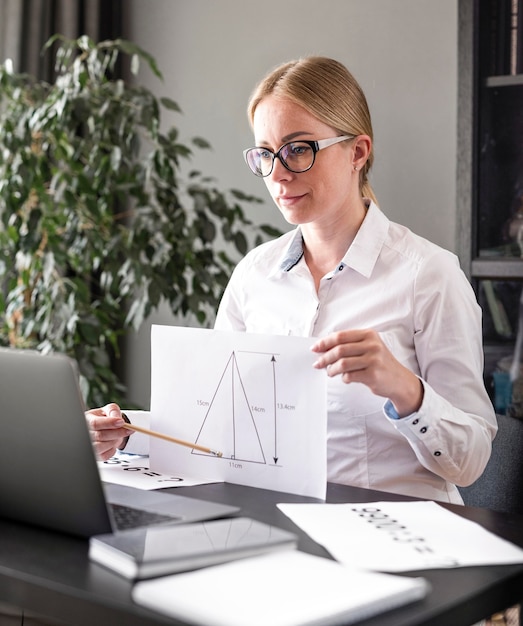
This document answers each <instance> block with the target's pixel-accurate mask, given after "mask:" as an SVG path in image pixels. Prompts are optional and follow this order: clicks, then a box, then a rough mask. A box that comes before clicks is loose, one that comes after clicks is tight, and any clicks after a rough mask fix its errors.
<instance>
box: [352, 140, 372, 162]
mask: <svg viewBox="0 0 523 626" xmlns="http://www.w3.org/2000/svg"><path fill="white" fill-rule="evenodd" d="M371 149H372V139H371V138H370V137H369V136H368V135H358V136H357V137H356V138H355V139H354V144H353V159H352V167H353V168H354V170H355V171H358V170H361V169H362V167H363V166H364V165H365V163H366V162H367V159H368V158H369V154H370V151H371Z"/></svg>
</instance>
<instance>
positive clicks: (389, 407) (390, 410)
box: [383, 400, 416, 420]
mask: <svg viewBox="0 0 523 626" xmlns="http://www.w3.org/2000/svg"><path fill="white" fill-rule="evenodd" d="M383 410H384V412H385V415H386V416H387V417H388V418H389V419H391V420H404V419H406V418H407V417H410V416H411V415H414V413H416V411H415V412H414V413H410V414H409V415H404V416H403V417H401V415H398V412H397V411H396V409H395V408H394V405H393V404H392V402H391V401H390V400H387V402H385V404H384V405H383Z"/></svg>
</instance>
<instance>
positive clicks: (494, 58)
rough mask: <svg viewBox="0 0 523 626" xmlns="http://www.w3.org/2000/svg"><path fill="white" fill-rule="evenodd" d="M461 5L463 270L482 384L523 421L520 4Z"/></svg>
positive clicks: (512, 0) (499, 0)
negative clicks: (466, 166)
mask: <svg viewBox="0 0 523 626" xmlns="http://www.w3.org/2000/svg"><path fill="white" fill-rule="evenodd" d="M461 5H462V6H461V7H460V11H461V17H462V18H463V16H465V17H466V18H467V19H468V23H469V26H470V29H471V30H469V31H468V44H469V45H470V46H471V49H472V55H471V60H470V61H469V71H470V96H471V103H472V104H471V118H470V119H471V129H470V140H471V144H470V145H472V158H471V160H470V166H471V176H470V183H471V194H470V242H469V248H468V250H469V254H468V259H467V262H466V268H467V269H468V272H469V275H470V278H471V282H472V284H473V286H474V288H475V290H476V294H477V297H478V300H479V302H480V304H481V306H482V309H483V341H484V349H485V378H486V382H487V386H488V387H489V391H490V392H491V394H492V398H493V400H494V404H495V406H496V410H497V411H498V412H500V413H509V414H512V415H516V416H518V417H522V418H523V372H522V371H521V360H522V359H523V0H472V2H466V0H463V2H462V3H461ZM465 39H466V40H467V37H465ZM462 43H463V42H462ZM463 45H465V44H463ZM460 50H461V52H460V54H461V59H463V58H464V57H463V55H464V50H463V47H462V45H461V44H460ZM461 252H462V256H463V247H462V248H461Z"/></svg>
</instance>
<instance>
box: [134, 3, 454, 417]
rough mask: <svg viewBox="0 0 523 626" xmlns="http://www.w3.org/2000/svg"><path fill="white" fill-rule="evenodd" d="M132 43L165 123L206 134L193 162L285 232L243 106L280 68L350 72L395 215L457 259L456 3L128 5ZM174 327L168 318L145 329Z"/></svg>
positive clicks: (144, 392)
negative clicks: (170, 103) (248, 159)
mask: <svg viewBox="0 0 523 626" xmlns="http://www.w3.org/2000/svg"><path fill="white" fill-rule="evenodd" d="M128 1H129V4H132V18H131V23H130V24H129V29H130V34H129V38H131V39H132V40H133V41H134V42H135V43H137V44H139V45H140V46H142V47H143V48H145V49H146V50H147V51H148V52H150V53H151V54H152V55H153V56H154V57H155V58H156V60H157V62H158V65H159V67H160V69H161V71H162V73H163V75H164V82H163V83H162V82H160V81H159V80H158V79H156V78H155V77H153V76H152V75H151V74H149V73H147V72H145V71H144V72H143V73H142V75H141V77H140V80H142V82H144V83H145V84H147V85H148V86H149V87H151V88H153V89H154V90H155V91H157V92H158V94H159V95H168V96H170V97H172V98H173V99H175V100H176V101H177V102H178V103H179V104H180V106H181V107H182V109H183V112H184V114H183V116H181V117H180V116H174V117H173V118H172V119H169V118H166V120H165V122H166V124H168V123H169V122H174V123H175V124H176V125H177V126H178V127H179V128H180V130H181V135H182V137H183V138H189V137H192V136H194V135H201V136H203V137H205V138H206V139H208V140H209V141H210V142H211V144H212V146H213V150H212V152H206V153H201V154H198V156H197V158H196V159H195V161H194V163H193V165H194V166H196V167H197V168H198V169H201V170H202V171H204V172H205V173H206V174H208V175H212V176H214V177H216V178H217V179H218V181H219V184H220V186H221V187H222V188H230V187H235V188H238V189H242V190H244V191H247V192H251V193H253V194H255V195H257V196H260V197H263V198H264V199H265V200H266V202H265V204H264V205H263V206H261V207H258V208H257V209H256V213H255V212H254V211H253V213H252V218H253V219H255V220H257V219H259V220H263V221H270V222H272V223H274V224H275V225H277V226H279V227H280V228H282V229H284V228H286V227H287V226H286V224H285V223H284V222H283V221H282V219H281V218H280V216H279V213H278V211H277V209H276V207H274V206H273V205H272V201H271V200H270V198H269V196H268V194H267V192H266V190H265V186H264V183H263V182H262V181H260V180H259V179H256V178H255V177H254V176H252V174H250V172H249V171H248V169H247V167H246V165H245V164H244V162H243V158H242V150H243V148H245V147H248V146H249V145H251V144H252V135H251V131H250V128H249V125H248V122H247V118H246V114H245V106H246V103H247V100H248V97H249V94H250V92H251V90H252V88H253V87H254V84H255V83H256V82H257V81H258V79H260V78H261V77H262V76H263V75H264V74H265V73H266V72H267V71H268V70H269V69H271V68H272V67H273V66H275V65H277V64H279V63H281V62H283V61H286V60H289V59H293V58H296V57H299V56H303V55H308V54H320V55H327V56H332V57H334V58H337V59H338V60H340V61H342V62H343V63H345V64H346V65H347V67H348V68H349V69H350V70H351V71H352V73H353V74H354V75H355V77H356V78H357V79H358V81H359V82H360V84H361V85H362V87H363V89H364V91H365V93H366V95H367V99H368V101H369V106H370V110H371V114H372V117H373V123H374V133H375V151H376V158H375V165H374V170H373V173H372V176H371V182H372V184H373V186H374V190H375V192H376V194H377V197H378V200H379V204H380V206H381V208H382V210H383V211H384V212H385V213H386V214H387V215H388V216H389V217H390V218H391V219H392V220H395V221H398V222H401V223H403V224H405V225H407V226H409V227H410V228H411V229H412V230H414V231H415V232H417V233H419V234H420V235H423V236H425V237H427V238H429V239H431V240H433V241H435V242H436V243H438V244H440V245H442V246H444V247H446V248H448V249H450V250H454V251H455V247H456V244H455V241H456V223H457V219H456V160H457V159H456V151H457V141H456V128H457V66H458V40H457V32H458V0H438V1H437V2H436V1H435V0H321V1H320V0H265V1H264V2H259V1H255V0H128ZM152 321H153V322H158V323H172V322H175V320H173V318H172V316H171V315H170V313H169V312H168V311H164V310H161V311H159V312H158V314H157V315H155V316H154V318H153V319H152V320H150V322H152ZM149 328H150V323H148V324H145V325H144V328H143V329H142V330H141V331H140V333H138V334H137V335H134V336H132V337H131V340H130V342H129V347H128V371H127V384H128V385H129V388H130V393H129V395H130V398H131V399H132V400H133V401H135V402H138V403H140V404H141V405H145V406H147V405H148V403H149V388H150V384H149V358H150V356H149Z"/></svg>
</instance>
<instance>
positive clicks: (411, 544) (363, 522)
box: [278, 501, 523, 572]
mask: <svg viewBox="0 0 523 626" xmlns="http://www.w3.org/2000/svg"><path fill="white" fill-rule="evenodd" d="M278 508H279V509H280V510H281V511H282V512H283V513H285V515H287V516H288V517H289V518H290V519H292V521H293V522H294V523H295V524H297V525H298V526H299V527H300V528H301V529H302V530H304V531H305V532H306V533H307V534H308V535H309V536H310V537H311V538H312V539H314V541H316V542H317V543H319V544H321V545H323V546H324V547H325V548H326V549H327V550H328V551H329V553H330V554H331V555H332V556H333V558H335V559H336V560H337V561H339V562H340V563H345V564H349V565H352V566H354V567H361V568H366V569H371V570H378V571H384V572H402V571H411V570H419V569H432V568H441V567H463V566H468V565H493V564H496V563H523V550H522V549H521V548H519V547H518V546H515V545H514V544H512V543H510V542H508V541H505V540H504V539H501V538H500V537H497V536H496V535H494V534H493V533H490V532H488V531H487V530H485V529H484V528H483V527H482V526H480V525H479V524H477V523H475V522H471V521H470V520H467V519H465V518H463V517H461V516H459V515H456V514H455V513H452V512H451V511H449V510H448V509H444V508H443V507H441V506H439V505H438V504H436V503H435V502H425V501H423V502H369V503H364V504H361V503H355V504H279V505H278Z"/></svg>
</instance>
